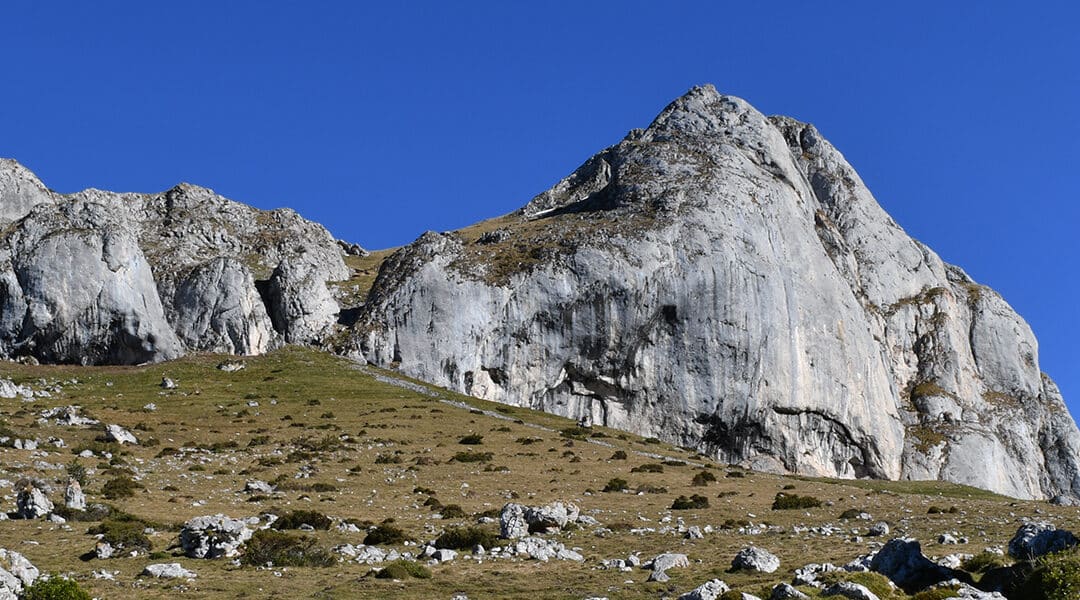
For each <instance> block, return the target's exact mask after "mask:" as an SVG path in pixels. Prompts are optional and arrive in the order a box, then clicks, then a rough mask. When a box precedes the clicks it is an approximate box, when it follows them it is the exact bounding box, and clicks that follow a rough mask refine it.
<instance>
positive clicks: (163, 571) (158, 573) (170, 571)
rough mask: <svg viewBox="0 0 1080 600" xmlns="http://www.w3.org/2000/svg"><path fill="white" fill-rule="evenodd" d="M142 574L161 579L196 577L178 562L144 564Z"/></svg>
mask: <svg viewBox="0 0 1080 600" xmlns="http://www.w3.org/2000/svg"><path fill="white" fill-rule="evenodd" d="M142 574H143V575H148V576H150V577H158V578H161V579H180V578H182V579H194V578H196V577H198V575H197V574H196V573H194V572H193V571H189V570H187V569H185V568H184V567H183V565H181V564H180V563H158V564H153V565H146V568H144V569H143V570H142Z"/></svg>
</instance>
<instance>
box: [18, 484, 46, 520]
mask: <svg viewBox="0 0 1080 600" xmlns="http://www.w3.org/2000/svg"><path fill="white" fill-rule="evenodd" d="M15 506H16V508H15V512H16V514H18V515H19V518H22V519H37V518H39V517H44V516H45V515H47V514H49V513H51V512H52V511H53V503H52V500H49V497H48V496H46V495H45V492H43V491H42V490H40V489H38V488H37V487H36V486H35V485H34V484H32V483H27V484H25V485H23V486H21V487H20V489H19V493H18V495H17V496H16V497H15Z"/></svg>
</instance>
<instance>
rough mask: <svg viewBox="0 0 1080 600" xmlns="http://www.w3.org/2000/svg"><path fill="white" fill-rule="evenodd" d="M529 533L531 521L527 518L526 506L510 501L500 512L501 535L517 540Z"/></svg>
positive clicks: (504, 537)
mask: <svg viewBox="0 0 1080 600" xmlns="http://www.w3.org/2000/svg"><path fill="white" fill-rule="evenodd" d="M527 535H529V522H528V521H526V520H525V507H524V506H522V505H520V504H516V503H513V502H511V503H509V504H507V505H506V506H504V507H503V508H502V511H500V512H499V537H501V538H503V539H508V540H515V539H518V538H522V537H525V536H527Z"/></svg>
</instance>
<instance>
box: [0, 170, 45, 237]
mask: <svg viewBox="0 0 1080 600" xmlns="http://www.w3.org/2000/svg"><path fill="white" fill-rule="evenodd" d="M0 199H2V200H3V201H2V202H0V222H4V223H8V222H11V221H17V220H19V219H21V218H23V217H25V216H26V215H27V214H29V213H30V211H31V210H33V208H34V207H35V206H37V205H38V204H42V203H44V202H53V201H55V198H54V194H53V193H52V192H51V191H50V190H49V188H47V187H45V184H43V183H41V180H40V179H38V178H37V175H34V173H33V172H31V171H30V169H27V168H26V167H24V166H22V165H21V164H19V162H18V161H16V160H14V159H11V158H0Z"/></svg>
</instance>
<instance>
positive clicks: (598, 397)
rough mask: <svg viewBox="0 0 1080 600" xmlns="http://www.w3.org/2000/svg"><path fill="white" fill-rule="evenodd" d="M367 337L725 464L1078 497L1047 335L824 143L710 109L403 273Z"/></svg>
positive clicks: (689, 108)
mask: <svg viewBox="0 0 1080 600" xmlns="http://www.w3.org/2000/svg"><path fill="white" fill-rule="evenodd" d="M492 229H497V230H499V231H502V232H503V235H500V236H497V237H492V236H489V235H486V232H489V231H491V230H492ZM523 248H524V249H527V250H523ZM355 331H356V336H357V344H358V346H359V347H360V348H361V349H362V350H363V353H364V356H365V358H366V359H367V360H368V361H369V362H372V363H374V364H377V365H389V364H390V363H395V364H397V365H399V368H400V369H401V370H402V371H403V372H405V373H407V374H408V375H411V376H414V377H417V378H420V379H423V380H426V381H430V382H433V383H435V384H438V385H442V386H446V387H449V388H451V389H454V390H457V391H460V392H464V393H467V394H471V395H474V396H477V397H481V398H485V399H489V400H494V401H498V402H503V403H507V404H512V405H518V406H527V407H530V408H535V409H541V410H545V411H548V412H553V413H557V414H561V415H564V416H568V417H571V418H574V419H582V418H588V419H589V420H591V421H592V422H593V423H596V424H599V425H605V426H610V427H615V428H619V429H624V430H630V431H634V432H636V433H639V434H642V435H647V436H656V437H660V438H662V439H664V440H666V441H669V442H672V443H675V444H678V445H681V446H692V447H695V448H697V449H699V450H701V451H703V452H706V453H710V454H711V455H713V456H714V457H716V458H717V459H719V460H721V461H725V462H734V463H743V464H745V465H748V466H751V467H755V468H759V469H767V470H774V471H787V472H798V473H807V474H814V475H825V476H838V477H858V476H872V477H879V478H890V479H945V480H949V481H955V482H959V483H965V484H970V485H974V486H978V487H982V488H986V489H991V490H994V491H997V492H1001V493H1004V494H1008V495H1011V496H1016V497H1024V498H1049V497H1054V496H1057V495H1059V494H1064V495H1066V496H1070V497H1071V496H1076V495H1078V494H1080V464H1078V461H1080V459H1078V456H1080V433H1078V432H1077V429H1076V425H1075V424H1074V423H1073V421H1072V419H1071V418H1070V417H1069V415H1068V412H1067V411H1066V409H1065V406H1064V404H1063V402H1062V400H1061V397H1060V394H1059V393H1058V391H1057V389H1056V387H1055V386H1054V385H1053V383H1052V382H1051V381H1050V380H1049V379H1048V378H1046V377H1045V376H1043V375H1042V374H1041V373H1040V372H1039V367H1038V350H1037V343H1036V341H1035V339H1034V336H1033V335H1032V333H1031V330H1030V328H1029V327H1028V326H1027V324H1026V323H1024V321H1023V320H1022V319H1021V318H1020V317H1019V316H1018V315H1017V314H1016V313H1015V312H1014V311H1013V310H1012V309H1011V308H1010V307H1009V306H1008V304H1006V303H1005V301H1004V300H1003V299H1002V298H1001V297H1000V296H999V295H998V294H996V293H994V292H993V291H992V290H990V289H988V288H986V287H984V286H980V285H978V284H977V283H976V282H974V281H973V280H972V279H971V278H970V277H968V276H967V275H966V274H965V273H964V272H963V271H962V270H960V269H959V268H957V267H954V266H951V265H947V264H945V263H944V262H943V261H942V260H941V259H940V258H939V257H938V256H937V255H936V254H934V252H933V251H931V250H930V249H929V248H927V247H926V246H924V245H923V244H920V243H919V242H917V241H915V240H913V239H912V238H911V237H909V236H908V235H907V234H906V233H905V232H904V231H903V230H902V229H901V228H900V226H899V225H897V224H896V223H895V222H894V221H893V220H892V219H891V218H890V217H889V216H888V215H887V214H886V213H885V212H884V211H883V210H882V209H881V207H880V206H879V205H878V204H877V202H876V201H875V200H874V198H873V197H872V196H871V194H870V192H869V191H868V190H867V189H866V187H865V185H863V183H862V181H861V180H860V179H859V177H858V175H857V174H856V173H855V171H854V169H852V167H851V166H850V165H849V164H848V163H847V161H846V160H845V159H844V157H843V156H842V155H841V154H840V153H839V152H838V151H837V150H836V149H835V148H833V147H832V146H831V145H830V144H829V143H828V142H827V141H825V140H824V139H823V138H822V137H821V136H820V134H819V133H818V132H817V130H816V129H815V128H814V127H813V126H811V125H808V124H804V123H800V122H797V121H794V120H792V119H788V118H784V117H765V116H764V115H762V114H761V113H759V112H758V111H756V110H755V109H754V108H753V107H751V106H750V105H748V104H747V103H746V102H744V101H743V100H740V99H738V98H734V97H731V96H723V95H721V94H719V93H717V92H716V90H715V89H713V88H712V87H703V88H695V89H693V90H691V91H690V92H689V93H688V94H687V95H686V96H684V97H682V98H680V99H678V100H676V101H675V102H673V103H672V104H671V105H670V106H668V107H667V108H666V109H665V110H664V111H663V112H662V113H661V114H660V115H659V116H658V117H657V118H656V119H655V120H654V121H653V123H652V124H651V125H650V126H649V127H648V128H647V129H645V130H635V131H634V132H631V133H630V134H629V135H628V136H627V137H626V138H625V139H624V140H622V141H621V142H620V143H618V144H617V145H615V146H612V147H611V148H608V149H606V150H604V151H603V152H601V153H600V154H598V155H596V156H594V157H593V158H591V159H589V160H588V161H586V163H585V164H584V165H582V166H581V167H580V168H579V169H578V170H577V171H576V172H574V173H573V174H572V175H570V176H569V177H567V178H566V179H564V180H563V181H561V182H559V183H558V184H557V185H555V187H553V188H552V189H551V190H548V191H547V192H544V193H542V194H540V195H539V196H537V197H536V198H534V199H533V200H532V201H531V202H530V203H529V204H528V205H527V206H525V207H524V208H523V209H522V210H521V211H519V212H518V213H515V214H513V215H509V216H506V217H502V218H500V219H498V220H497V221H493V222H491V223H488V224H485V226H484V227H481V228H477V229H465V230H462V231H461V232H458V233H451V234H440V233H434V232H428V233H425V234H424V235H423V236H421V237H420V238H419V239H418V240H417V241H416V242H414V243H413V244H410V245H409V246H407V247H405V248H403V249H401V250H400V251H398V252H397V253H396V254H394V255H393V256H391V257H390V258H388V259H387V261H386V262H385V263H384V264H383V267H382V269H381V270H380V274H379V276H378V278H377V280H376V282H375V285H374V287H373V289H372V290H371V293H370V294H369V296H368V303H367V305H366V306H365V308H364V310H363V314H362V315H361V317H360V320H359V322H358V324H357V326H356V329H355Z"/></svg>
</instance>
